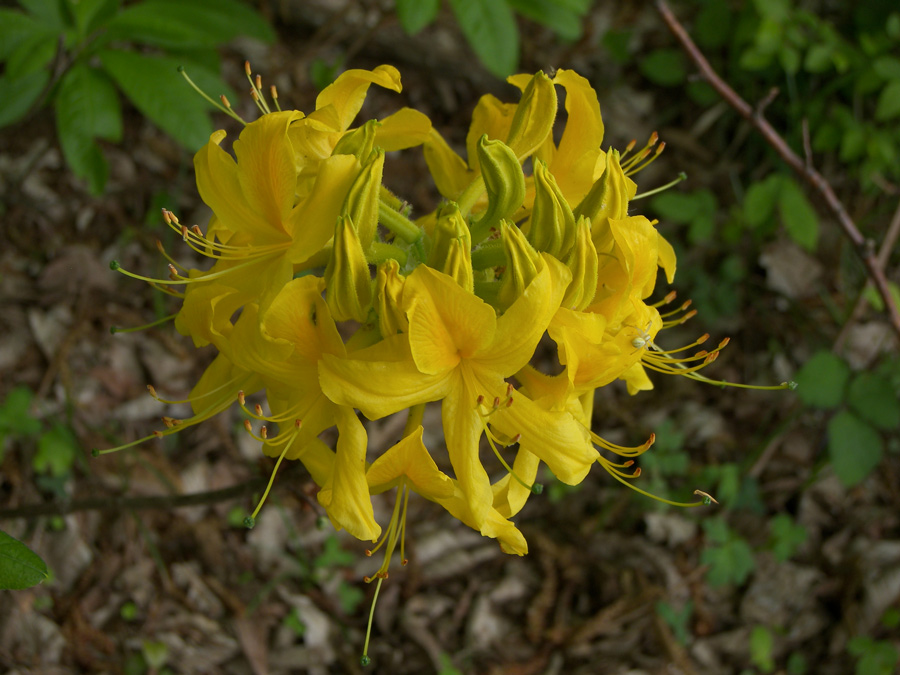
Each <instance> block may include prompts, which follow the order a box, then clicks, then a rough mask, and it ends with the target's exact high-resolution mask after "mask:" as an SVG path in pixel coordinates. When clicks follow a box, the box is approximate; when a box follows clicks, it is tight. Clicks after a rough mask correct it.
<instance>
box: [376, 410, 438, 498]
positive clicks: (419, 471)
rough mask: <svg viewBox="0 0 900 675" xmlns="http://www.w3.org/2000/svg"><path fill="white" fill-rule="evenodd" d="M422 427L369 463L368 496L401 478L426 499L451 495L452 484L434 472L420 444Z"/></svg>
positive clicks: (431, 461)
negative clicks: (369, 493)
mask: <svg viewBox="0 0 900 675" xmlns="http://www.w3.org/2000/svg"><path fill="white" fill-rule="evenodd" d="M422 432H423V429H422V427H421V426H420V427H418V428H417V429H416V430H415V431H413V432H412V433H411V434H410V435H409V436H407V437H406V438H404V439H402V440H401V441H400V442H399V443H397V444H396V445H394V446H393V447H391V448H390V449H388V450H387V451H386V452H385V453H384V454H383V455H381V457H379V458H378V459H376V460H375V461H374V462H372V465H371V466H370V467H369V470H368V471H367V472H366V481H367V482H368V484H369V490H370V492H371V493H372V494H378V493H380V492H384V491H385V490H387V489H389V488H391V487H393V486H394V484H395V483H396V481H397V480H399V479H400V478H405V479H406V480H408V481H409V482H410V483H411V485H412V488H413V489H414V490H415V491H416V492H418V493H419V494H420V495H422V496H423V497H425V498H426V499H431V500H437V499H442V498H446V497H450V496H452V495H453V481H452V480H451V479H450V477H449V476H448V475H447V474H445V473H443V472H442V471H440V469H438V467H437V464H435V463H434V460H433V459H432V458H431V455H430V454H429V453H428V449H427V448H426V447H425V444H424V443H423V442H422Z"/></svg>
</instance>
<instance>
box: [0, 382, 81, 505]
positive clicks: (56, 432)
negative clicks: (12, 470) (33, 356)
mask: <svg viewBox="0 0 900 675" xmlns="http://www.w3.org/2000/svg"><path fill="white" fill-rule="evenodd" d="M33 399H34V394H33V393H32V391H31V390H30V389H29V388H28V387H25V386H18V387H16V388H15V389H13V390H12V391H11V392H9V394H8V395H7V397H6V399H5V400H4V401H3V403H2V404H0V461H2V459H3V453H4V447H5V445H6V441H7V439H17V440H19V441H30V442H33V443H34V444H35V445H36V447H37V452H35V454H34V457H33V458H32V467H33V468H34V470H35V472H37V473H38V474H40V479H41V481H40V482H41V483H42V487H45V488H48V489H50V490H56V489H57V488H59V487H60V486H61V485H62V483H64V482H65V481H66V480H67V479H68V477H69V473H70V472H71V470H72V465H73V464H74V462H75V458H76V457H77V455H78V449H79V446H78V439H76V438H75V434H74V433H72V430H71V429H70V428H69V427H68V426H66V425H64V424H62V423H60V422H53V423H50V424H46V423H44V422H42V421H41V420H40V419H38V418H36V417H34V416H33V415H32V413H31V405H32V401H33Z"/></svg>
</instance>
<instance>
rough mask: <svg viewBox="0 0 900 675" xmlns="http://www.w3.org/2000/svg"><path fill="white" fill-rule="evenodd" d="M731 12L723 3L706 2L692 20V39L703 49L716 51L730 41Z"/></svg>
mask: <svg viewBox="0 0 900 675" xmlns="http://www.w3.org/2000/svg"><path fill="white" fill-rule="evenodd" d="M732 17H733V14H732V10H731V8H730V7H729V6H728V4H727V3H724V2H715V1H714V2H707V3H706V4H704V5H703V9H701V10H700V12H699V13H698V14H697V17H696V18H695V19H694V29H693V31H692V33H693V35H694V37H695V38H696V40H697V44H699V45H700V46H701V47H703V48H704V49H718V48H719V47H723V46H725V45H726V44H727V43H728V41H729V40H730V39H731V34H732V31H731V19H732Z"/></svg>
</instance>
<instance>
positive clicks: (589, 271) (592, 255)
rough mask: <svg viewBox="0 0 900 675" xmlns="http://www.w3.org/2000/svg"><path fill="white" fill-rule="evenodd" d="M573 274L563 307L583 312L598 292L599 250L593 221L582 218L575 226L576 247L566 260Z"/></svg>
mask: <svg viewBox="0 0 900 675" xmlns="http://www.w3.org/2000/svg"><path fill="white" fill-rule="evenodd" d="M565 263H566V266H567V267H568V268H569V271H570V272H572V281H571V282H570V283H569V287H568V288H567V289H566V294H565V296H564V297H563V301H562V306H563V307H566V308H568V309H574V310H575V311H576V312H580V311H583V310H584V308H585V307H587V306H588V305H590V304H591V301H593V299H594V294H595V293H596V292H597V267H598V260H597V249H596V248H594V242H593V241H592V240H591V221H590V220H588V219H587V218H585V217H584V216H582V217H581V218H579V219H578V223H577V225H576V226H575V245H574V246H573V247H572V250H571V251H570V252H569V256H568V257H567V258H566V260H565Z"/></svg>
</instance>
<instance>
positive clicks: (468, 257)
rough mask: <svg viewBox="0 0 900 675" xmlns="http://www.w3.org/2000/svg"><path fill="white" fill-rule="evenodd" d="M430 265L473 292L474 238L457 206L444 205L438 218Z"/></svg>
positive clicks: (430, 254) (428, 260)
mask: <svg viewBox="0 0 900 675" xmlns="http://www.w3.org/2000/svg"><path fill="white" fill-rule="evenodd" d="M427 265H428V266H429V267H432V268H434V269H436V270H439V271H441V272H443V273H444V274H447V275H449V276H451V277H453V278H454V279H455V280H456V283H458V284H459V285H460V286H462V287H463V288H465V289H466V290H467V291H469V292H471V291H472V238H471V236H470V234H469V227H468V225H466V220H465V218H463V217H462V214H461V213H460V211H459V207H458V206H457V205H456V204H453V203H450V204H447V205H445V206H444V207H443V208H442V209H441V211H440V213H439V214H438V219H437V221H436V222H435V224H434V231H433V233H432V244H431V251H430V252H429V254H428V259H427Z"/></svg>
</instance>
